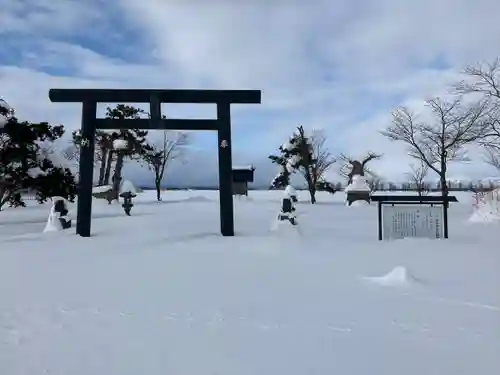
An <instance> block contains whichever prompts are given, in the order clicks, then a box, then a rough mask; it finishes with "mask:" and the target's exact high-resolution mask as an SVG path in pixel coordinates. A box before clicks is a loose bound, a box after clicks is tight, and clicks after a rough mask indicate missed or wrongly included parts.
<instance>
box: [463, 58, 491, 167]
mask: <svg viewBox="0 0 500 375" xmlns="http://www.w3.org/2000/svg"><path fill="white" fill-rule="evenodd" d="M462 74H463V75H465V76H466V77H467V79H466V80H462V81H461V82H459V83H458V84H457V85H455V89H456V91H457V92H458V93H460V94H480V95H482V96H483V97H484V99H485V100H487V101H488V102H489V111H488V113H487V122H486V124H487V127H486V129H485V133H484V134H483V137H482V138H481V139H480V140H479V143H480V144H481V145H482V146H483V147H484V148H485V159H486V162H487V163H488V164H491V165H493V166H494V167H495V168H497V169H499V170H500V168H499V160H500V59H499V58H496V59H495V60H493V61H492V62H491V63H488V62H485V63H480V64H477V65H474V66H469V67H467V68H466V69H465V70H464V71H463V72H462Z"/></svg>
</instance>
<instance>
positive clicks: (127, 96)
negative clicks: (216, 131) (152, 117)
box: [49, 89, 261, 104]
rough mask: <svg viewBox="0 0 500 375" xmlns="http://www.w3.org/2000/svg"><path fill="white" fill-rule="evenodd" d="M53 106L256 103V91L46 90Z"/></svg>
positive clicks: (259, 99) (258, 95)
mask: <svg viewBox="0 0 500 375" xmlns="http://www.w3.org/2000/svg"><path fill="white" fill-rule="evenodd" d="M49 98H50V101H51V102H57V103H83V102H94V103H150V102H151V101H159V102H163V103H228V104H260V103H261V91H260V90H156V89H50V91H49Z"/></svg>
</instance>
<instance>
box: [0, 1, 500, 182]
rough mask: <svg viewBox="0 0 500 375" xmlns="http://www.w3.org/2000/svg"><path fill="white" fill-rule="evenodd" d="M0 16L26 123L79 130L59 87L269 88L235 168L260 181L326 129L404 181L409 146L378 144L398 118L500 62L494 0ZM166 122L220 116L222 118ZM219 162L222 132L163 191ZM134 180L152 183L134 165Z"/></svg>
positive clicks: (236, 147)
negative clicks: (397, 113) (281, 149)
mask: <svg viewBox="0 0 500 375" xmlns="http://www.w3.org/2000/svg"><path fill="white" fill-rule="evenodd" d="M1 7H2V11H1V12H0V40H1V46H2V48H1V49H0V95H1V96H3V97H4V98H5V99H6V100H7V101H8V102H9V103H11V104H12V105H13V106H14V107H15V108H16V109H17V111H18V115H19V117H22V118H25V119H31V120H44V121H50V122H53V123H63V124H65V125H66V126H67V127H68V128H69V129H74V128H77V127H78V126H79V115H80V112H79V107H78V106H77V105H71V104H57V103H50V102H49V101H48V95H47V94H48V89H49V88H52V87H73V88H78V87H96V88H99V87H103V88H104V87H116V88H119V87H143V88H216V89H261V90H263V94H262V99H263V103H262V104H261V105H246V106H238V107H237V106H235V107H234V108H233V159H234V163H235V164H250V163H254V164H255V165H256V167H257V171H256V179H257V181H258V182H259V183H266V182H267V181H269V180H270V179H271V178H272V176H273V175H274V174H275V172H276V170H275V168H274V167H273V166H272V165H271V164H270V163H269V162H268V160H267V156H268V155H269V154H270V153H271V152H273V151H274V150H275V149H276V148H277V147H278V146H279V145H280V144H281V143H283V142H284V141H285V139H286V137H287V136H288V135H289V134H290V133H291V132H292V131H293V130H294V127H295V126H297V125H299V124H302V125H304V127H305V128H306V129H318V128H319V129H323V131H324V132H325V134H326V135H327V136H328V146H329V147H330V149H331V151H332V152H334V153H340V152H344V153H347V154H349V155H352V156H353V157H356V156H360V155H362V154H364V153H365V152H366V151H368V150H373V151H377V152H383V153H384V155H385V156H384V158H383V159H382V160H381V161H380V162H378V163H377V164H376V165H374V166H373V167H374V169H375V170H376V171H377V172H378V173H379V174H381V175H382V176H384V177H386V178H388V179H391V180H402V179H404V174H405V172H407V171H408V164H409V160H408V158H407V156H406V153H405V149H404V146H403V145H397V144H394V143H390V142H389V141H387V140H386V139H384V138H383V137H382V136H381V135H379V133H378V132H379V131H380V130H382V129H384V128H385V127H386V126H387V125H388V124H389V123H390V111H391V109H393V108H394V107H396V106H398V105H409V106H412V107H414V108H415V109H416V110H421V109H422V102H423V100H424V99H426V98H430V97H432V96H435V95H443V94H444V93H446V87H447V84H449V83H450V82H452V81H454V80H456V79H458V75H457V73H458V72H459V71H460V70H461V69H462V68H463V67H465V66H466V65H468V64H473V63H476V62H479V61H484V60H490V59H492V58H494V57H496V56H498V55H500V50H499V48H498V46H500V24H498V22H497V15H498V14H499V13H500V3H498V2H497V1H495V0H477V1H474V2H472V1H469V0H454V1H453V0H440V1H435V0H434V1H430V0H421V1H407V0H399V1H397V2H396V1H392V0H380V1H369V0H361V1H354V0H352V1H347V0H345V1H344V0H311V1H309V2H307V3H306V2H303V1H298V0H297V1H296V0H287V1H285V0H275V1H264V0H245V1H243V0H241V1H240V2H236V1H234V0H233V1H229V0H210V1H209V0H205V1H202V0H182V1H181V0H176V1H169V0H141V1H136V0H106V1H104V0H86V1H70V0H5V1H3V2H2V6H1ZM165 112H166V113H165V114H167V115H169V116H172V117H179V116H187V117H201V116H210V117H212V116H213V115H214V113H215V108H214V107H208V108H204V107H203V108H200V107H195V106H192V105H189V106H176V107H173V106H168V107H166V108H165ZM151 136H152V137H155V134H153V133H152V134H151ZM216 153H217V148H216V135H215V134H212V133H205V134H193V136H192V150H191V151H190V153H189V155H188V156H187V159H188V161H189V163H188V164H186V165H176V164H173V165H172V168H171V170H170V171H169V173H168V176H167V179H168V181H166V182H170V183H186V184H191V183H195V184H200V183H203V182H207V181H208V182H216V181H217V154H216ZM473 154H474V153H473ZM474 155H476V154H474ZM480 159H481V158H480V155H476V157H475V162H474V163H471V164H469V165H454V166H452V174H453V175H454V176H457V177H462V176H468V177H471V178H480V177H485V176H489V175H493V174H494V171H492V170H491V169H489V167H488V166H487V165H485V164H484V163H482V162H481V161H480ZM126 173H127V174H128V175H127V177H128V178H131V179H133V180H137V181H139V180H141V181H142V180H148V179H150V175H149V173H148V172H147V171H146V170H144V169H141V168H138V167H130V166H129V167H128V169H127V170H126ZM331 177H332V179H334V178H336V176H335V174H334V173H333V172H332V176H331Z"/></svg>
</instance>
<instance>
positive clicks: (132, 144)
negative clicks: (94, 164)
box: [106, 104, 151, 201]
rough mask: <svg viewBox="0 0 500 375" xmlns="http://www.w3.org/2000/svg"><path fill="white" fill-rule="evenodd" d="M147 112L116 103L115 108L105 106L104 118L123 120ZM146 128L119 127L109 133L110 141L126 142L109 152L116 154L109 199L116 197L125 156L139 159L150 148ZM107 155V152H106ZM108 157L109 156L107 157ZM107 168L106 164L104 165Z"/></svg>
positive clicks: (140, 115)
mask: <svg viewBox="0 0 500 375" xmlns="http://www.w3.org/2000/svg"><path fill="white" fill-rule="evenodd" d="M146 115H147V113H146V112H145V111H144V110H142V109H139V108H135V107H133V106H128V105H123V104H118V105H117V106H116V107H115V108H110V107H108V108H107V111H106V118H111V119H116V120H125V119H139V118H141V117H143V116H146ZM147 135H148V131H147V130H141V129H119V130H117V131H113V132H112V133H111V134H110V139H111V141H112V142H115V141H117V140H122V141H126V142H127V147H126V148H118V149H116V148H113V150H111V151H110V153H111V154H116V163H115V169H114V173H113V178H112V185H113V189H112V193H111V197H110V200H109V201H111V200H114V199H118V195H119V190H120V183H121V180H122V168H123V164H124V160H125V158H129V159H133V160H134V159H135V160H137V159H140V158H142V157H143V156H144V155H145V153H146V152H147V151H148V150H150V149H151V147H150V146H149V145H148V144H147V142H146V136H147ZM108 155H109V154H108ZM108 159H109V157H108ZM106 167H107V168H108V166H106Z"/></svg>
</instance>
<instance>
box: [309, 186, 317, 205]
mask: <svg viewBox="0 0 500 375" xmlns="http://www.w3.org/2000/svg"><path fill="white" fill-rule="evenodd" d="M309 194H310V195H311V204H314V203H316V189H314V188H312V189H311V188H310V189H309Z"/></svg>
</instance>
